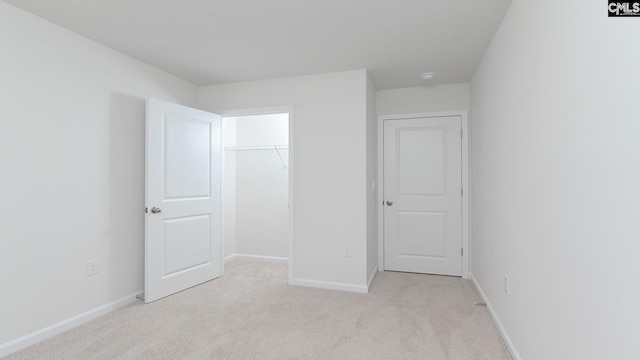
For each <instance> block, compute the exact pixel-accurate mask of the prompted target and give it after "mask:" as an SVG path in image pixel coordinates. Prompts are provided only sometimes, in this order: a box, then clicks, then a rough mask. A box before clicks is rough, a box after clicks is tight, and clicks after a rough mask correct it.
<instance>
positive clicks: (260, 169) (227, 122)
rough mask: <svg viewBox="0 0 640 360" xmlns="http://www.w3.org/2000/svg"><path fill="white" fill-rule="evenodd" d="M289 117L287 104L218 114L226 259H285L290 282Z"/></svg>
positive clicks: (291, 227) (229, 260)
mask: <svg viewBox="0 0 640 360" xmlns="http://www.w3.org/2000/svg"><path fill="white" fill-rule="evenodd" d="M285 110H286V111H285ZM291 120H292V119H291V111H290V110H288V109H279V111H274V110H271V111H264V110H262V111H242V112H235V113H234V112H225V113H224V115H223V117H222V134H223V136H222V137H223V141H222V145H223V175H222V177H223V179H222V222H223V234H222V238H223V245H222V247H223V258H224V263H225V264H229V262H231V261H234V260H236V259H246V260H252V261H270V262H279V263H286V264H289V265H288V273H289V277H288V278H289V283H291V280H292V279H293V277H292V275H293V260H292V253H293V226H292V222H291V218H292V201H291V195H292V191H291V188H292V186H291V185H292V184H291V183H292V179H293V176H292V174H293V172H292V169H291V166H292V156H290V155H291V154H292V147H291V145H292V144H290V138H291V136H290V132H291V123H292V122H291ZM223 269H224V266H223Z"/></svg>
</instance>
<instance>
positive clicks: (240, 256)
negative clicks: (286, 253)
mask: <svg viewBox="0 0 640 360" xmlns="http://www.w3.org/2000/svg"><path fill="white" fill-rule="evenodd" d="M236 259H246V260H259V261H269V262H277V263H282V264H286V263H288V262H289V259H287V258H285V257H277V256H263V255H247V254H233V255H229V256H227V257H226V258H224V262H225V263H226V262H229V261H233V260H236Z"/></svg>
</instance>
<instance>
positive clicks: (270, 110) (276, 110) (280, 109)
mask: <svg viewBox="0 0 640 360" xmlns="http://www.w3.org/2000/svg"><path fill="white" fill-rule="evenodd" d="M218 114H219V115H220V116H222V118H223V121H222V126H223V127H224V118H225V117H234V116H238V117H239V116H255V115H270V114H289V161H288V165H289V169H288V171H289V254H288V258H287V265H288V278H289V279H288V281H289V284H290V285H293V279H294V276H293V263H294V262H293V247H294V241H293V236H294V232H293V214H294V211H293V206H294V203H295V202H294V200H293V167H294V161H293V160H294V159H293V154H294V151H293V146H294V144H293V123H294V121H293V106H271V107H265V108H251V109H235V110H225V111H222V112H219V113H218ZM222 131H223V132H222V133H223V134H224V128H223V130H222ZM223 154H224V151H223ZM224 158H225V156H224V155H223V156H222V175H221V177H222V179H223V184H222V189H223V193H224V178H225V177H224V175H225V174H224V168H225V166H224V161H225V160H224ZM222 208H223V209H224V196H223V197H222ZM222 234H224V222H223V229H222ZM222 245H223V248H222V254H223V255H222V258H223V259H224V239H223V241H222ZM222 273H223V274H224V261H222Z"/></svg>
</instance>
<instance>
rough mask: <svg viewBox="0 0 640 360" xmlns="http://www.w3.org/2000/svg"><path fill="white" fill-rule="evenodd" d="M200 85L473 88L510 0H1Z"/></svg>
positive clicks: (380, 88)
mask: <svg viewBox="0 0 640 360" xmlns="http://www.w3.org/2000/svg"><path fill="white" fill-rule="evenodd" d="M4 1H5V2H7V3H9V4H12V5H14V6H17V7H19V8H22V9H24V10H27V11H29V12H31V13H33V14H36V15H38V16H40V17H42V18H45V19H47V20H49V21H51V22H54V23H56V24H59V25H61V26H63V27H65V28H68V29H70V30H72V31H74V32H76V33H79V34H81V35H84V36H86V37H88V38H90V39H93V40H95V41H97V42H99V43H102V44H105V45H107V46H109V47H111V48H113V49H116V50H118V51H121V52H123V53H125V54H128V55H130V56H132V57H134V58H137V59H140V60H142V61H144V62H146V63H149V64H152V65H154V66H156V67H158V68H161V69H163V70H165V71H168V72H170V73H172V74H175V75H177V76H179V77H181V78H183V79H185V80H189V81H191V82H193V83H195V84H198V85H210V84H218V83H228V82H238V81H251V80H259V79H270V78H280V77H287V76H296V75H308V74H317V73H325V72H335V71H343V70H354V69H363V68H366V69H369V70H371V75H372V78H373V81H374V84H375V87H376V89H378V90H382V89H394V88H403V87H410V86H420V85H423V84H424V82H423V81H422V79H420V74H421V73H423V72H425V71H434V72H436V73H437V74H438V75H437V77H436V80H435V81H433V83H434V84H444V83H461V82H468V81H469V80H470V79H471V76H472V74H473V72H474V70H475V68H476V66H477V64H478V63H479V62H480V60H481V58H482V56H483V55H484V52H485V50H486V48H487V46H488V44H489V42H490V40H491V38H492V37H493V34H494V33H495V31H496V29H497V28H498V26H499V24H500V22H501V20H502V18H503V16H504V14H505V12H506V10H507V8H508V6H509V4H510V3H511V0H320V1H319V0H315V1H310V0H161V1H159V0H55V1H53V0H4Z"/></svg>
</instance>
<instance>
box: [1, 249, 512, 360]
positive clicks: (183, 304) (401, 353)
mask: <svg viewBox="0 0 640 360" xmlns="http://www.w3.org/2000/svg"><path fill="white" fill-rule="evenodd" d="M286 282H287V267H286V265H284V264H276V263H268V262H256V261H246V260H236V261H233V262H231V263H229V264H227V265H226V274H225V275H224V276H223V277H222V278H220V279H217V280H214V281H210V282H208V283H206V284H203V285H200V286H197V287H194V288H192V289H189V290H186V291H183V292H181V293H179V294H175V295H173V296H170V297H167V298H165V299H161V300H158V301H156V302H154V303H151V304H147V305H145V304H144V303H143V302H142V301H140V302H137V303H135V304H132V305H130V306H127V307H125V308H122V309H119V310H117V311H114V312H112V313H110V314H108V315H106V316H104V317H101V318H99V319H96V320H94V321H92V322H89V323H87V324H85V325H82V326H80V327H77V328H75V329H72V330H70V331H68V332H65V333H63V334H61V335H58V336H56V337H53V338H51V339H49V340H46V341H44V342H42V343H40V344H37V345H34V346H32V347H29V348H27V349H24V350H22V351H20V352H17V353H15V354H12V355H10V356H8V357H7V358H6V359H7V360H9V359H11V360H13V359H47V360H61V359H65V360H66V359H82V360H90V359H145V360H147V359H172V360H177V359H261V360H262V359H278V360H281V359H332V360H333V359H426V360H440V359H442V360H445V359H446V360H456V359H459V360H481V359H487V360H503V359H504V360H507V359H511V357H510V356H509V355H508V352H507V349H506V348H505V346H504V344H503V342H502V340H501V338H500V336H499V335H498V332H497V330H496V327H495V325H494V324H493V322H492V321H491V319H490V317H489V314H488V312H487V309H486V307H483V306H476V305H474V304H473V303H474V301H478V300H479V299H480V298H479V296H478V295H477V294H476V293H475V290H474V289H473V287H472V285H471V283H470V282H469V281H466V280H462V279H460V278H453V277H443V276H431V275H419V274H406V273H394V272H384V273H378V275H377V276H376V278H375V280H374V282H373V285H372V287H371V291H370V293H369V294H353V293H347V292H340V291H330V290H320V289H311V288H303V287H294V286H289V285H287V284H286Z"/></svg>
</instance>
